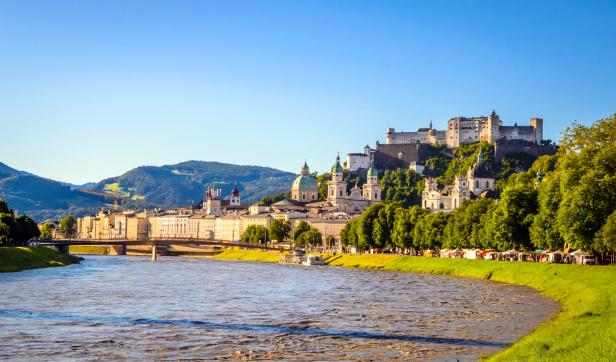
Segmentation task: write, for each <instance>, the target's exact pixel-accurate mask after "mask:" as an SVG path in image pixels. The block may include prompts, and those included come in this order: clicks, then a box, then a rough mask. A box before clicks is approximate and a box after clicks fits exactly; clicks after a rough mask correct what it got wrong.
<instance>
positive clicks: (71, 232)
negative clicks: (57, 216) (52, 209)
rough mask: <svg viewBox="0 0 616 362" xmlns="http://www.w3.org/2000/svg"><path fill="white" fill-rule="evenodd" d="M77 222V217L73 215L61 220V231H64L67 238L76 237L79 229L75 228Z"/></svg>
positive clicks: (63, 233)
mask: <svg viewBox="0 0 616 362" xmlns="http://www.w3.org/2000/svg"><path fill="white" fill-rule="evenodd" d="M75 224H76V222H75V217H74V216H73V215H68V216H66V217H65V218H63V219H62V220H61V221H60V228H59V229H60V233H62V235H63V236H64V237H65V238H69V239H72V238H74V237H75V233H76V231H77V230H75Z"/></svg>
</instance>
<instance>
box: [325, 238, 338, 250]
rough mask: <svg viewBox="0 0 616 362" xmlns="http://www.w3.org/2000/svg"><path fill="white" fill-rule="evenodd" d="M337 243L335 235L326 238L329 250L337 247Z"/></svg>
mask: <svg viewBox="0 0 616 362" xmlns="http://www.w3.org/2000/svg"><path fill="white" fill-rule="evenodd" d="M336 241H337V240H336V237H335V236H333V235H327V237H326V238H325V244H326V246H327V248H328V249H333V248H334V246H336Z"/></svg>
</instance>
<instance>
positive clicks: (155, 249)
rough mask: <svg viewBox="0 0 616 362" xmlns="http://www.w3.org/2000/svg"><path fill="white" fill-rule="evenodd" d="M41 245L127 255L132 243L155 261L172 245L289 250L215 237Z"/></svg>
mask: <svg viewBox="0 0 616 362" xmlns="http://www.w3.org/2000/svg"><path fill="white" fill-rule="evenodd" d="M38 245H40V246H46V247H53V248H55V249H57V250H58V251H59V252H61V253H65V254H68V251H69V247H70V246H71V245H75V246H77V245H78V246H110V247H118V248H119V250H118V253H117V254H118V255H126V248H127V246H130V245H139V246H151V247H152V260H153V261H155V260H156V259H157V257H158V253H159V248H160V247H168V246H170V245H194V246H220V247H240V248H244V249H260V250H271V251H284V250H287V249H285V248H282V247H277V246H271V245H265V244H255V243H244V242H232V241H224V240H213V239H195V238H148V239H136V240H135V239H56V240H45V241H40V242H38Z"/></svg>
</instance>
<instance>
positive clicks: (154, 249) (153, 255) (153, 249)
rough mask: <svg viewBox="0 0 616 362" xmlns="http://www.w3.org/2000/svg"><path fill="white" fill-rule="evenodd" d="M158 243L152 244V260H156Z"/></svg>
mask: <svg viewBox="0 0 616 362" xmlns="http://www.w3.org/2000/svg"><path fill="white" fill-rule="evenodd" d="M156 257H157V255H156V245H152V261H156Z"/></svg>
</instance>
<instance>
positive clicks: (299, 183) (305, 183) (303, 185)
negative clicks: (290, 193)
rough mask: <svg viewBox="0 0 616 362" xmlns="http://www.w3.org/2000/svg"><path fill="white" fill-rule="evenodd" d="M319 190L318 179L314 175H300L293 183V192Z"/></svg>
mask: <svg viewBox="0 0 616 362" xmlns="http://www.w3.org/2000/svg"><path fill="white" fill-rule="evenodd" d="M318 189H319V186H318V184H317V179H316V177H314V176H312V175H299V176H297V177H296V178H295V181H293V186H292V190H308V191H317V190H318Z"/></svg>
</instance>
